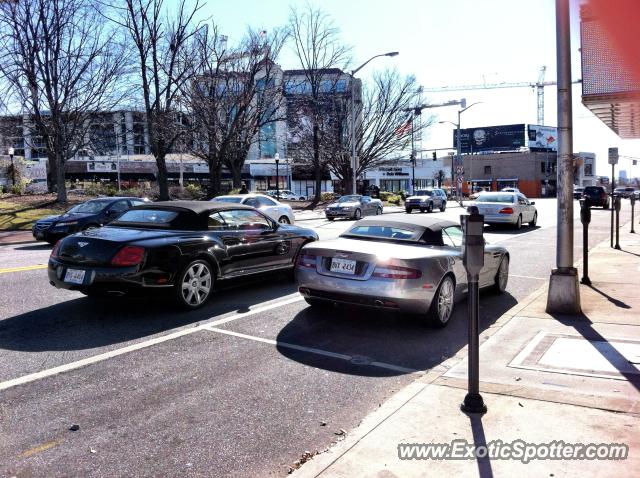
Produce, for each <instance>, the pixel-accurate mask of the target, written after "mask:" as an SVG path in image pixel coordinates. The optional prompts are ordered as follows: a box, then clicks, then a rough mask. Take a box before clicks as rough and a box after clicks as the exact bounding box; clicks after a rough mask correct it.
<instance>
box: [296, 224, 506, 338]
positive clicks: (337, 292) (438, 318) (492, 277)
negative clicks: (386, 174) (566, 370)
mask: <svg viewBox="0 0 640 478" xmlns="http://www.w3.org/2000/svg"><path fill="white" fill-rule="evenodd" d="M508 276H509V254H508V252H507V250H506V249H505V248H503V247H500V246H495V245H487V246H486V247H485V256H484V268H483V269H482V272H481V274H480V286H481V287H489V286H490V287H493V288H494V289H495V290H497V291H499V292H503V291H504V290H505V288H506V287H507V281H508ZM296 280H297V282H298V290H299V291H300V293H301V294H302V295H303V296H304V298H305V300H306V301H307V303H309V304H310V305H312V306H322V305H328V304H332V303H336V304H350V305H356V306H363V307H373V308H378V309H385V310H397V311H400V312H407V313H413V314H420V315H421V316H422V317H424V318H425V320H426V321H428V322H429V323H430V324H432V325H434V326H436V327H444V326H446V325H447V324H448V322H449V319H450V318H451V315H452V313H453V308H454V305H455V301H456V300H457V299H458V298H459V297H460V296H462V295H463V294H465V293H466V292H467V275H466V271H465V269H464V266H463V264H462V230H461V228H460V226H459V225H458V224H456V223H455V222H451V221H446V220H442V219H438V218H430V217H425V216H417V217H416V216H405V215H402V216H399V215H389V216H386V217H384V218H383V217H382V216H377V217H372V218H366V219H363V220H362V221H359V222H357V223H355V224H354V225H353V226H351V228H350V229H348V230H347V231H346V232H344V233H343V234H341V235H340V237H339V238H338V239H334V240H327V241H319V242H314V243H311V244H308V245H306V246H304V247H303V248H302V250H301V251H300V254H299V256H298V260H297V263H296Z"/></svg>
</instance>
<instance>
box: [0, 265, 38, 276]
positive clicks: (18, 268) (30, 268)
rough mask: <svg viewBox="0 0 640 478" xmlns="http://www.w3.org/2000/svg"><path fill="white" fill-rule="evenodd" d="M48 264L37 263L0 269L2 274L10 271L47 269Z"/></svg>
mask: <svg viewBox="0 0 640 478" xmlns="http://www.w3.org/2000/svg"><path fill="white" fill-rule="evenodd" d="M46 268H47V265H46V264H36V265H35V266H23V267H9V268H7V269H0V274H7V273H9V272H20V271H37V270H38V269H46Z"/></svg>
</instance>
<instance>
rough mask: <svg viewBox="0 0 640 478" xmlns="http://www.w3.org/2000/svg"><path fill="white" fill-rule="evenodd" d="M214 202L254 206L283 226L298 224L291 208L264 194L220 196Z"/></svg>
mask: <svg viewBox="0 0 640 478" xmlns="http://www.w3.org/2000/svg"><path fill="white" fill-rule="evenodd" d="M212 201H222V202H233V203H238V204H244V205H246V206H252V207H255V208H256V209H259V210H260V212H262V213H264V214H266V215H267V216H269V217H270V218H271V219H273V220H274V221H278V222H279V223H281V224H293V223H295V222H296V219H295V217H294V215H293V210H292V209H291V206H289V205H288V204H284V203H281V202H280V201H278V200H276V199H274V198H270V197H269V196H266V195H264V194H237V195H229V196H218V197H215V198H213V199H212Z"/></svg>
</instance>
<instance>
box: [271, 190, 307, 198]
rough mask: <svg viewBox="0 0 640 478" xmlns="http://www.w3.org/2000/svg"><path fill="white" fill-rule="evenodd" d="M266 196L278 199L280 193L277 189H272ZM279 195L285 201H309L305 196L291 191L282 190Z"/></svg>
mask: <svg viewBox="0 0 640 478" xmlns="http://www.w3.org/2000/svg"><path fill="white" fill-rule="evenodd" d="M265 194H266V195H267V196H270V197H274V198H277V196H278V191H277V190H275V189H270V190H269V191H266V192H265ZM279 194H280V199H284V200H286V201H306V200H307V198H306V196H304V195H303V194H296V193H294V192H293V191H291V190H289V189H281V190H280V192H279Z"/></svg>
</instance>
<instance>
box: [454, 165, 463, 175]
mask: <svg viewBox="0 0 640 478" xmlns="http://www.w3.org/2000/svg"><path fill="white" fill-rule="evenodd" d="M456 174H457V175H458V176H460V175H462V174H464V168H463V167H462V166H458V167H457V168H456Z"/></svg>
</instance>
